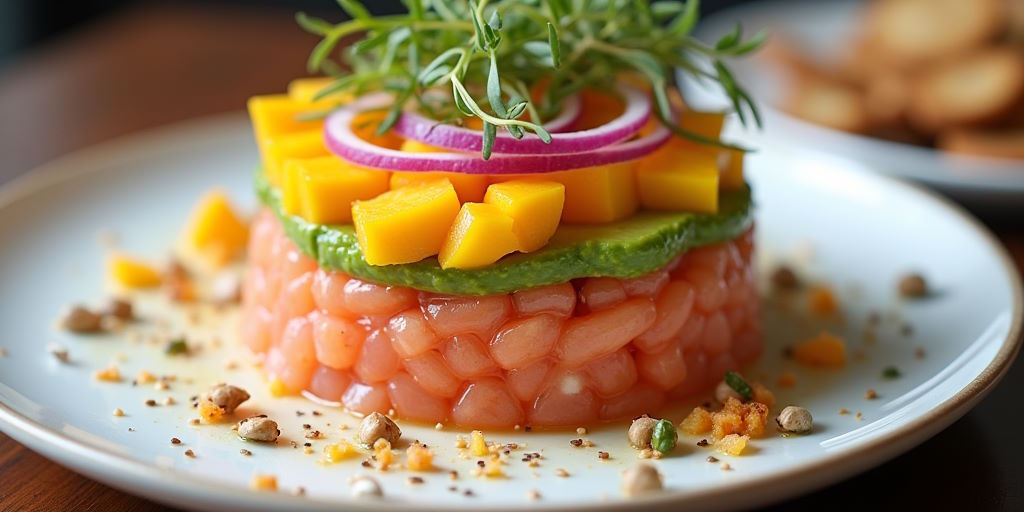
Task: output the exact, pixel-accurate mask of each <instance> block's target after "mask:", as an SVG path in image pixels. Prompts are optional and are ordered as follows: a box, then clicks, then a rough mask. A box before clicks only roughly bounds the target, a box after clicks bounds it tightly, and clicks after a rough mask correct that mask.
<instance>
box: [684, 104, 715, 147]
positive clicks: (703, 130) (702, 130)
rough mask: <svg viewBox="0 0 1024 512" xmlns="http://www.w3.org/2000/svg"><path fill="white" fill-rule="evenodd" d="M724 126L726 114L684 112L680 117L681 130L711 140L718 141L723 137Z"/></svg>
mask: <svg viewBox="0 0 1024 512" xmlns="http://www.w3.org/2000/svg"><path fill="white" fill-rule="evenodd" d="M723 124H725V113H724V112H697V111H695V110H683V111H682V113H681V114H680V115H679V127H680V128H682V129H683V130H686V131H688V132H690V133H696V134H697V135H700V136H703V137H707V138H709V139H714V140H718V138H719V137H721V136H722V125H723Z"/></svg>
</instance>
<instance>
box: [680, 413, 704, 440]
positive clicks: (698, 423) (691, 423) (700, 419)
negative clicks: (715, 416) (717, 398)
mask: <svg viewBox="0 0 1024 512" xmlns="http://www.w3.org/2000/svg"><path fill="white" fill-rule="evenodd" d="M711 426H712V421H711V413H710V412H708V411H707V410H705V409H704V408H702V407H694V408H693V411H691V412H690V414H689V415H688V416H687V417H686V418H685V419H684V420H683V422H682V423H680V424H679V430H682V431H683V432H684V433H686V434H690V435H694V436H699V435H701V434H706V433H708V432H711Z"/></svg>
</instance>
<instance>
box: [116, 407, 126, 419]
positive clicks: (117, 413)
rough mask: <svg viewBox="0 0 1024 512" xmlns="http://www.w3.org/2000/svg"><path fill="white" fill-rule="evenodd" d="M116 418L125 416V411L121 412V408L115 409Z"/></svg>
mask: <svg viewBox="0 0 1024 512" xmlns="http://www.w3.org/2000/svg"><path fill="white" fill-rule="evenodd" d="M114 416H117V417H118V418H120V417H121V416H124V411H123V410H121V408H120V407H117V408H115V409H114Z"/></svg>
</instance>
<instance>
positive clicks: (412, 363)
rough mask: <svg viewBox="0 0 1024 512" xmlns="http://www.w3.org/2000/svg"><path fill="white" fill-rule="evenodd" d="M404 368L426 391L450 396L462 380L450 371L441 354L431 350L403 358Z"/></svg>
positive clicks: (457, 388)
mask: <svg viewBox="0 0 1024 512" xmlns="http://www.w3.org/2000/svg"><path fill="white" fill-rule="evenodd" d="M405 370H406V371H408V372H409V375H412V378H413V379H414V380H416V383H417V384H419V386H420V387H421V388H423V389H425V390H426V391H427V392H429V393H431V394H434V395H437V396H443V397H445V398H451V397H453V396H455V394H456V393H458V392H459V387H460V386H461V385H462V380H461V379H459V378H458V377H456V376H455V374H454V373H452V370H451V369H450V368H449V367H448V364H447V363H445V360H444V358H443V357H441V354H440V353H438V352H437V351H434V350H431V351H428V352H424V353H422V354H420V355H418V356H416V357H413V358H410V359H406V360H405Z"/></svg>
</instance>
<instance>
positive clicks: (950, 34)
mask: <svg viewBox="0 0 1024 512" xmlns="http://www.w3.org/2000/svg"><path fill="white" fill-rule="evenodd" d="M1006 10H1007V8H1006V3H1005V0H876V1H875V2H874V3H872V4H871V6H870V8H869V10H868V12H867V19H866V22H867V26H866V27H865V29H866V30H865V37H866V38H867V39H868V40H870V41H871V45H872V47H874V49H875V50H876V51H877V53H876V54H875V55H876V58H878V59H882V60H886V61H889V62H892V63H893V64H898V65H904V66H913V65H917V64H920V63H924V62H929V61H934V60H938V59H945V58H950V57H952V56H954V55H956V54H959V53H963V52H966V51H969V50H972V49H974V48H977V47H979V46H982V45H984V44H986V43H988V42H991V41H994V40H995V39H997V38H999V37H1000V36H1002V35H1003V33H1005V32H1006V29H1007V25H1008V20H1009V17H1008V16H1007V13H1006Z"/></svg>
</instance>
